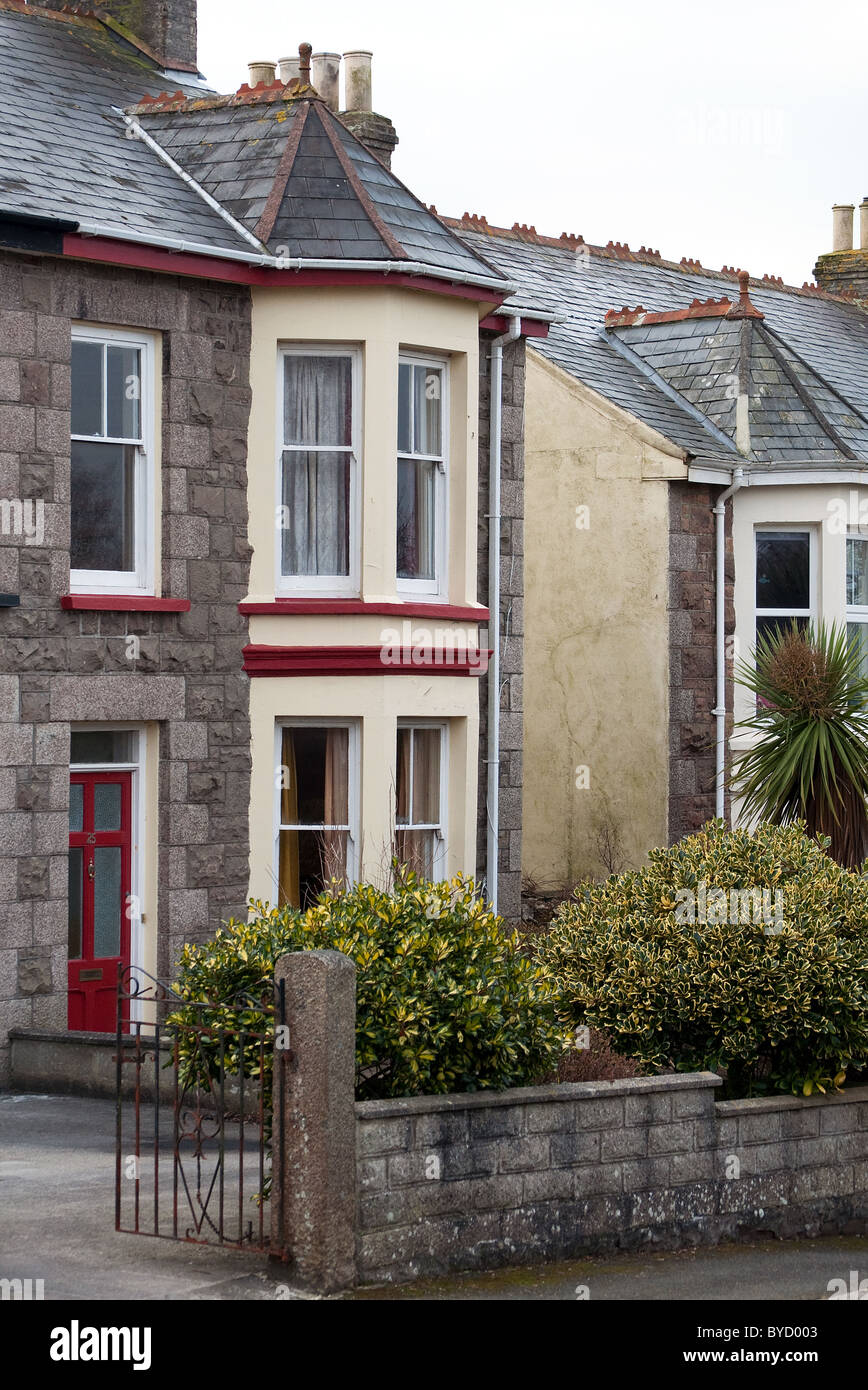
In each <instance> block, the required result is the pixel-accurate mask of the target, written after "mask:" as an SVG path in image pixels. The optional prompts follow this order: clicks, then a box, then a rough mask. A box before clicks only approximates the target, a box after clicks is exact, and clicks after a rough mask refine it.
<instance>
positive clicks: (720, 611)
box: [712, 468, 745, 820]
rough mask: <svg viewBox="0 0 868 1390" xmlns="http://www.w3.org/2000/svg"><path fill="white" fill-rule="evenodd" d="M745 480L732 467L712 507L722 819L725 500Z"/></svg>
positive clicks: (717, 804)
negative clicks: (725, 486)
mask: <svg viewBox="0 0 868 1390" xmlns="http://www.w3.org/2000/svg"><path fill="white" fill-rule="evenodd" d="M744 485H745V484H744V469H743V468H734V469H733V472H732V482H731V483H730V485H729V487H728V488H726V490H725V491H724V492H722V493H721V494H720V496H719V497H718V499H717V501H716V502H715V504H714V507H713V508H712V511H713V514H714V524H715V539H714V546H715V555H714V562H715V582H714V603H715V630H714V639H715V649H716V650H715V668H716V676H717V692H716V703H715V707H714V709H713V710H712V714H713V715H714V717H715V719H716V721H717V728H716V737H715V777H714V814H715V816H716V817H717V819H718V820H722V819H723V812H724V805H725V787H724V781H723V778H724V771H725V767H726V632H725V627H726V504H727V502H728V501H729V499H730V497H734V496H735V494H736V493H737V492H738V490H739V488H741V487H743V486H744Z"/></svg>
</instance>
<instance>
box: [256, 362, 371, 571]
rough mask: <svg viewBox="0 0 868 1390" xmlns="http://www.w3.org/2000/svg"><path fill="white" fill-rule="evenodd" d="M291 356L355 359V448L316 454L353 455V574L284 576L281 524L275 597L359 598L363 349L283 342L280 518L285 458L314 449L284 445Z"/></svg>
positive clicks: (277, 471)
mask: <svg viewBox="0 0 868 1390" xmlns="http://www.w3.org/2000/svg"><path fill="white" fill-rule="evenodd" d="M288 357H349V358H350V360H351V363H352V369H351V371H352V375H351V383H352V393H353V396H352V411H351V419H350V443H349V445H346V444H344V445H339V446H335V447H333V448H330V449H325V448H322V449H319V448H318V449H317V450H314V451H313V452H322V453H348V454H349V455H350V501H349V539H348V545H349V574H347V575H340V574H337V575H331V574H324V575H320V574H284V573H283V529H282V527H280V526H279V525H277V524H276V522H275V527H274V532H275V537H276V543H275V547H274V592H275V595H276V596H277V597H278V598H298V597H305V598H306V597H311V598H357V597H358V596H359V594H360V592H361V589H360V584H361V549H362V545H361V535H362V528H361V510H362V508H361V495H362V493H361V489H362V479H361V474H362V442H363V438H364V431H363V420H362V411H363V397H362V389H363V382H362V350H361V347H359V346H358V344H353V343H331V342H330V343H316V342H299V343H296V342H291V343H290V342H282V343H279V344H278V348H277V393H276V394H277V420H276V427H275V440H276V443H277V454H276V462H275V470H274V483H275V499H274V507H275V509H274V516H275V519H276V518H278V517H279V516H280V515H281V508H282V507H283V455H284V454H285V453H311V452H312V450H311V448H310V446H309V445H308V446H305V445H302V444H286V443H285V442H284V410H285V403H286V398H285V389H286V388H285V378H286V372H285V368H284V362H285V360H286V359H287V358H288Z"/></svg>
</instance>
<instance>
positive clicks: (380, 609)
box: [238, 598, 489, 623]
mask: <svg viewBox="0 0 868 1390" xmlns="http://www.w3.org/2000/svg"><path fill="white" fill-rule="evenodd" d="M238 611H239V613H244V614H245V615H247V616H250V617H252V616H254V615H256V616H259V615H263V616H264V615H271V616H272V617H280V616H281V615H292V614H303V613H326V614H327V613H332V614H345V613H360V614H372V615H373V616H375V617H390V618H391V617H395V618H445V619H447V620H448V621H450V622H453V623H487V622H488V618H489V612H488V609H487V608H471V607H466V606H462V605H460V604H459V605H456V604H451V603H419V602H418V601H415V600H414V601H411V602H409V603H366V602H365V600H364V599H360V598H276V599H273V600H272V601H271V602H269V603H239V605H238Z"/></svg>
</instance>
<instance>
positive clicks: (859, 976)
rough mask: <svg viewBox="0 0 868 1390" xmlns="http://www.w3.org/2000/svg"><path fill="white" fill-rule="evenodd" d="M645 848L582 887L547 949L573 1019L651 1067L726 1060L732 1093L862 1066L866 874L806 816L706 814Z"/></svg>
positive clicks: (796, 1087) (839, 1076) (811, 1083)
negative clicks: (685, 832) (642, 857)
mask: <svg viewBox="0 0 868 1390" xmlns="http://www.w3.org/2000/svg"><path fill="white" fill-rule="evenodd" d="M648 861H649V862H648V864H647V865H646V866H645V867H643V868H642V869H640V870H638V871H636V872H630V873H625V874H621V875H619V876H613V877H610V878H609V879H607V880H606V881H605V882H604V883H600V884H596V885H591V886H587V887H582V888H579V889H577V890H576V892H575V895H574V900H572V901H570V902H567V903H564V904H562V906H561V908H560V909H559V911H558V913H557V915H556V916H555V918H554V921H553V923H552V929H551V932H550V933H549V935H548V936H547V937H545V938H544V939H543V941H542V942H541V943H540V945H539V946H538V948H537V959H538V960H539V962H540V964H542V965H543V966H544V967H545V968H546V970H548V971H550V972H551V973H552V974H553V975H554V976H555V977H556V978H557V980H558V983H559V986H560V990H561V995H560V1006H559V1007H560V1011H561V1017H562V1019H563V1020H564V1022H566V1023H569V1025H570V1026H572V1027H575V1026H577V1025H580V1024H589V1025H592V1026H594V1027H596V1028H601V1029H603V1030H604V1031H605V1032H606V1033H607V1034H608V1036H609V1037H610V1039H611V1041H612V1044H613V1046H614V1047H615V1048H617V1050H618V1052H621V1053H624V1054H626V1055H627V1056H631V1057H635V1058H637V1059H638V1060H639V1061H640V1062H641V1063H642V1066H643V1069H644V1070H647V1071H654V1070H657V1069H659V1068H665V1067H674V1068H676V1069H677V1070H679V1071H694V1070H704V1069H706V1068H707V1069H711V1070H716V1069H719V1068H723V1069H725V1070H726V1072H727V1082H728V1094H730V1095H750V1094H758V1093H762V1092H766V1091H792V1092H794V1093H804V1094H805V1095H810V1094H811V1092H812V1091H813V1090H814V1089H815V1088H819V1089H820V1090H825V1089H827V1088H828V1087H834V1086H840V1085H841V1084H842V1083H843V1081H844V1080H845V1077H846V1074H847V1073H848V1071H851V1069H853V1070H855V1069H859V1068H863V1067H865V1065H866V1063H868V877H866V876H865V874H864V873H863V874H856V873H851V872H849V871H848V870H845V869H842V868H840V867H839V866H838V865H837V864H836V863H835V862H834V861H833V860H832V859H830V858H829V857H828V855H827V854H826V853H825V851H824V848H823V845H822V844H820V843H818V842H817V841H816V840H811V839H809V838H808V836H807V835H806V834H805V833H804V827H803V826H802V825H801V824H796V825H791V826H788V827H786V828H780V827H777V826H771V825H764V826H762V827H761V828H760V829H759V830H758V831H757V832H756V833H755V834H749V833H747V832H746V831H742V830H736V831H731V830H728V829H727V828H726V826H725V825H724V823H723V822H721V821H712V822H710V823H709V824H708V825H706V826H704V827H703V829H702V830H701V831H700V832H699V833H698V834H696V835H691V836H690V837H688V838H686V839H684V840H682V841H681V842H680V843H679V844H676V845H674V846H673V847H672V848H670V849H659V850H653V851H652V852H651V853H650V854H649V856H648ZM732 890H737V891H738V894H739V896H738V897H736V898H735V899H734V898H733V891H732ZM763 890H765V891H766V893H767V895H768V896H767V897H766V898H765V902H764V903H763V896H762V895H763ZM745 917H747V918H748V920H746V921H745V920H743V919H744V918H745ZM721 918H723V920H721ZM733 918H734V919H735V920H733ZM703 919H704V920H703ZM756 919H758V920H756Z"/></svg>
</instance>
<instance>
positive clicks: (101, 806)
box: [93, 782, 121, 830]
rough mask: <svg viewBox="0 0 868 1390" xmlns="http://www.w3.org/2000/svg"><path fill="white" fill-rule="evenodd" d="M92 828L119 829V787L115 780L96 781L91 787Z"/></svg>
mask: <svg viewBox="0 0 868 1390" xmlns="http://www.w3.org/2000/svg"><path fill="white" fill-rule="evenodd" d="M93 828H94V830H120V828H121V789H120V786H119V785H118V783H117V782H97V784H96V786H95V787H94V789H93Z"/></svg>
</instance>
